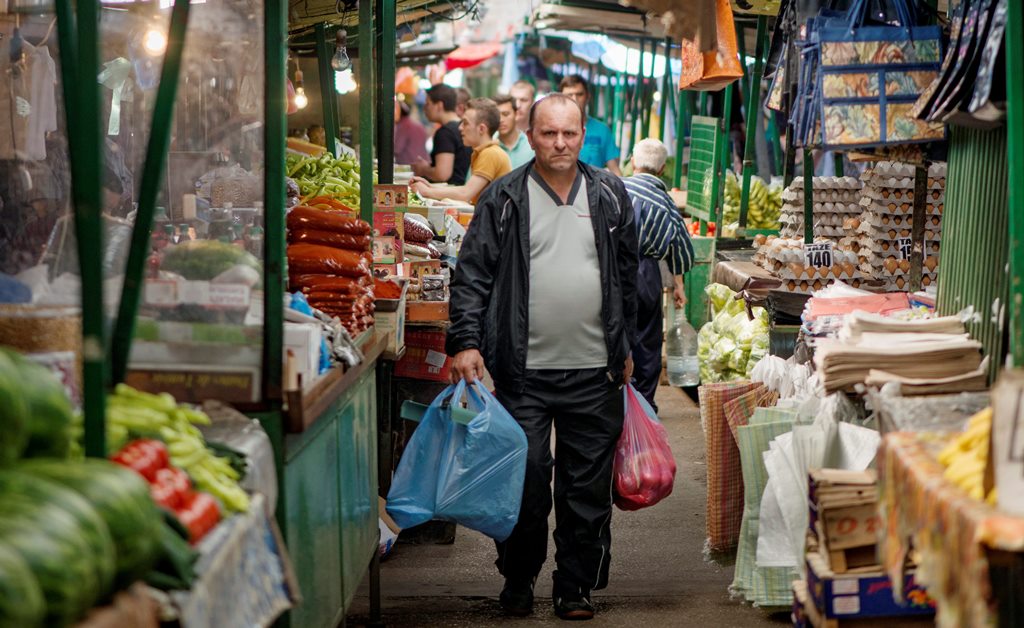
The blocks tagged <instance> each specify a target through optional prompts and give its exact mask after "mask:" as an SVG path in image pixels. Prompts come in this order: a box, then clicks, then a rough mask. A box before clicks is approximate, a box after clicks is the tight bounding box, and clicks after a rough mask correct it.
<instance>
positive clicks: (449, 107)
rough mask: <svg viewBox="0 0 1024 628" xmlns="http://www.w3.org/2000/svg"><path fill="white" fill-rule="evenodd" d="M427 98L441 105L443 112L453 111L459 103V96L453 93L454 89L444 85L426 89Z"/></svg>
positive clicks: (440, 84) (439, 84)
mask: <svg viewBox="0 0 1024 628" xmlns="http://www.w3.org/2000/svg"><path fill="white" fill-rule="evenodd" d="M427 98H428V99H429V100H432V101H433V102H439V103H441V104H443V105H444V110H445V111H455V105H457V104H458V102H459V96H458V94H457V93H455V89H454V88H451V87H449V86H447V85H445V84H444V83H438V84H436V85H434V86H432V87H431V88H430V89H428V90H427Z"/></svg>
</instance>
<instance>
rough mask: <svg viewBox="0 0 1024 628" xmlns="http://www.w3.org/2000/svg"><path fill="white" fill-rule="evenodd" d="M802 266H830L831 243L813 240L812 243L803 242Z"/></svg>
mask: <svg viewBox="0 0 1024 628" xmlns="http://www.w3.org/2000/svg"><path fill="white" fill-rule="evenodd" d="M804 266H813V267H814V268H823V267H824V268H831V267H832V243H831V242H815V243H813V244H804Z"/></svg>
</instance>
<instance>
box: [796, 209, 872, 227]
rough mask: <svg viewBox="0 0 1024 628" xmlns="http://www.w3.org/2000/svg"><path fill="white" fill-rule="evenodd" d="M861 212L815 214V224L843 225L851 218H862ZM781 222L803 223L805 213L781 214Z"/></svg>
mask: <svg viewBox="0 0 1024 628" xmlns="http://www.w3.org/2000/svg"><path fill="white" fill-rule="evenodd" d="M860 217H861V213H860V212H856V213H850V212H842V213H834V214H815V216H814V224H815V226H817V225H821V226H828V227H842V226H844V225H845V224H847V222H849V221H851V220H854V219H856V220H860ZM779 223H781V224H787V225H803V224H804V216H803V214H782V215H781V216H779Z"/></svg>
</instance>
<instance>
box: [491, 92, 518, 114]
mask: <svg viewBox="0 0 1024 628" xmlns="http://www.w3.org/2000/svg"><path fill="white" fill-rule="evenodd" d="M491 100H493V101H494V104H496V105H498V106H499V107H500V106H502V105H512V111H518V110H519V106H518V105H516V99H515V98H512V96H510V95H509V94H498V95H497V96H495V97H494V98H492V99H491Z"/></svg>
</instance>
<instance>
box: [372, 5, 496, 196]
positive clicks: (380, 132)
mask: <svg viewBox="0 0 1024 628" xmlns="http://www.w3.org/2000/svg"><path fill="white" fill-rule="evenodd" d="M375 10H376V14H377V15H376V17H377V47H376V48H375V52H376V57H377V67H376V71H377V96H376V100H377V116H376V120H377V178H378V180H379V181H380V183H394V181H395V49H396V46H397V39H396V37H395V19H396V16H395V11H396V8H395V3H394V2H377V4H376V8H375ZM486 93H491V92H490V91H488V92H486Z"/></svg>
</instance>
